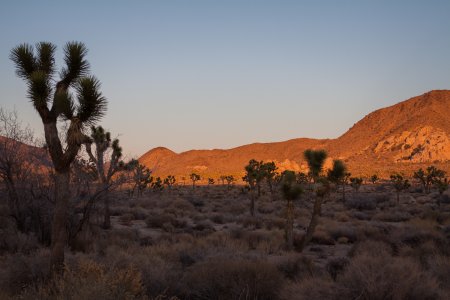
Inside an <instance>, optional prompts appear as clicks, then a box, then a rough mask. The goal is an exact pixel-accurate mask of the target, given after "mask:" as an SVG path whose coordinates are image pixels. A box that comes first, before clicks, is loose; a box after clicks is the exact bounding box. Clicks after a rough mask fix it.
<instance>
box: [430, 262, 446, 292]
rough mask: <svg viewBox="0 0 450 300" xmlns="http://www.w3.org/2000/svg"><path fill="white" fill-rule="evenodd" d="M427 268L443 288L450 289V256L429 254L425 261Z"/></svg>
mask: <svg viewBox="0 0 450 300" xmlns="http://www.w3.org/2000/svg"><path fill="white" fill-rule="evenodd" d="M427 269H428V270H429V271H430V273H431V274H433V275H434V276H435V277H436V278H437V279H438V280H439V283H440V284H441V286H442V287H443V288H445V289H447V291H450V258H449V257H448V256H443V255H432V256H430V257H429V258H428V261H427Z"/></svg>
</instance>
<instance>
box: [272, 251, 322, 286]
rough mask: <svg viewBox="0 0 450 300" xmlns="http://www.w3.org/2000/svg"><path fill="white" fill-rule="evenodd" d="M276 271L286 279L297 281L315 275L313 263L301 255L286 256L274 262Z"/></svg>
mask: <svg viewBox="0 0 450 300" xmlns="http://www.w3.org/2000/svg"><path fill="white" fill-rule="evenodd" d="M276 266H277V269H278V270H279V271H280V272H281V273H282V274H283V275H284V276H285V277H286V278H288V279H291V280H294V279H295V280H299V279H302V278H305V277H308V276H313V275H315V274H316V273H317V270H316V267H315V265H314V263H313V261H312V260H311V259H310V258H308V257H305V256H301V255H288V256H285V257H281V258H280V259H279V260H278V261H277V262H276Z"/></svg>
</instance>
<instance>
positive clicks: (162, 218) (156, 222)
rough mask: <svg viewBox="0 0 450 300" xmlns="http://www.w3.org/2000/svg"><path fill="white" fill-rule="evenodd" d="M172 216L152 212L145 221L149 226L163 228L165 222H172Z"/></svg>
mask: <svg viewBox="0 0 450 300" xmlns="http://www.w3.org/2000/svg"><path fill="white" fill-rule="evenodd" d="M172 219H173V218H172V217H171V216H169V215H167V214H156V213H155V214H150V215H149V216H148V217H147V218H146V219H145V223H146V224H147V227H149V228H162V227H163V225H164V224H165V223H171V221H172Z"/></svg>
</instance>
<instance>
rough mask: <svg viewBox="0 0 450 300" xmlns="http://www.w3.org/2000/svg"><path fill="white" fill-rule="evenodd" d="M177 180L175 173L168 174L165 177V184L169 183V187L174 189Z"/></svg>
mask: <svg viewBox="0 0 450 300" xmlns="http://www.w3.org/2000/svg"><path fill="white" fill-rule="evenodd" d="M176 181H177V180H176V179H175V176H173V175H168V176H167V177H166V178H165V179H164V184H165V185H167V187H168V188H169V190H170V189H172V186H173V185H174V184H175V182H176Z"/></svg>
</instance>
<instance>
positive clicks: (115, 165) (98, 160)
mask: <svg viewBox="0 0 450 300" xmlns="http://www.w3.org/2000/svg"><path fill="white" fill-rule="evenodd" d="M91 138H92V142H93V143H94V145H95V155H94V154H93V153H92V148H91V144H90V143H87V144H86V152H87V153H88V155H89V158H90V160H91V161H92V162H93V163H95V165H96V171H97V175H98V178H99V179H100V182H101V184H102V188H101V189H102V192H103V193H104V195H103V201H104V215H103V217H104V218H103V228H105V229H109V228H110V227H111V213H110V209H109V195H108V191H109V188H110V185H111V183H112V178H113V176H114V174H116V173H117V171H119V170H120V169H122V168H123V167H124V163H123V161H122V160H121V157H122V148H121V147H120V146H119V140H118V139H114V140H112V141H111V133H109V132H108V131H105V130H104V129H103V127H102V126H98V127H95V126H92V127H91ZM109 149H111V150H112V151H111V156H110V158H109V159H108V162H109V167H108V168H107V169H105V167H106V166H105V156H106V152H107V151H108V150H109Z"/></svg>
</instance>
